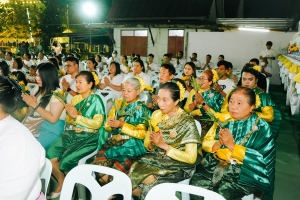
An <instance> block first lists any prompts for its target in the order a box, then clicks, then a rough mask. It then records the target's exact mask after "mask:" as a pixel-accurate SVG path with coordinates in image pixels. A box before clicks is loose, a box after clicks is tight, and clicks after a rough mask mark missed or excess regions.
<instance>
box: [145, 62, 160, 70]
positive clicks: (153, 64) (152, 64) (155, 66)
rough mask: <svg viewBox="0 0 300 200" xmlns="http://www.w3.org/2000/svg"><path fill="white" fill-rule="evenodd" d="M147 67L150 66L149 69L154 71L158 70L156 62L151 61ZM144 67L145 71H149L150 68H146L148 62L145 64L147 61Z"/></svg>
mask: <svg viewBox="0 0 300 200" xmlns="http://www.w3.org/2000/svg"><path fill="white" fill-rule="evenodd" d="M149 67H150V70H151V71H155V72H158V71H159V67H158V64H155V63H151V64H149ZM145 69H146V70H147V71H150V70H148V64H147V63H145Z"/></svg>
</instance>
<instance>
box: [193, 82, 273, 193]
mask: <svg viewBox="0 0 300 200" xmlns="http://www.w3.org/2000/svg"><path fill="white" fill-rule="evenodd" d="M255 102H256V95H255V92H254V91H253V90H252V89H250V88H244V87H242V88H236V89H234V90H233V91H232V92H231V93H230V95H229V97H228V109H229V113H222V114H215V116H216V118H218V119H219V121H216V122H215V123H214V124H213V126H212V127H211V129H210V130H209V131H208V133H207V134H206V136H205V137H204V140H203V143H202V148H203V150H204V151H206V152H207V155H206V156H205V157H204V159H203V162H202V164H201V166H200V167H199V168H197V171H196V173H195V174H194V176H193V177H192V179H191V182H190V184H191V185H195V186H199V187H202V188H206V189H210V190H214V191H215V192H217V193H219V194H221V195H222V196H223V197H224V198H226V199H241V198H243V197H244V196H245V195H249V194H253V193H254V192H256V191H260V192H261V193H262V194H263V196H262V199H273V190H274V178H275V144H274V137H273V136H272V133H271V130H270V126H269V124H268V123H267V122H266V121H265V120H264V119H262V118H260V117H259V116H258V115H257V114H256V113H254V112H253V110H254V109H255ZM221 122H222V123H221ZM192 199H199V197H197V196H192Z"/></svg>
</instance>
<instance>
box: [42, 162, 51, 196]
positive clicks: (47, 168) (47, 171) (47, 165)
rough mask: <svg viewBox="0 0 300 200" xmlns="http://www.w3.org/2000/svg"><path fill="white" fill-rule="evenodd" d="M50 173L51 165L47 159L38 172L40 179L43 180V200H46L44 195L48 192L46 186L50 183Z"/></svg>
mask: <svg viewBox="0 0 300 200" xmlns="http://www.w3.org/2000/svg"><path fill="white" fill-rule="evenodd" d="M51 172H52V163H51V161H50V160H49V159H48V158H46V159H45V164H44V166H43V168H42V170H41V171H40V179H41V180H42V179H44V180H45V182H44V184H43V187H42V188H44V190H42V192H43V193H44V194H45V199H46V194H47V190H48V185H49V182H50V177H51Z"/></svg>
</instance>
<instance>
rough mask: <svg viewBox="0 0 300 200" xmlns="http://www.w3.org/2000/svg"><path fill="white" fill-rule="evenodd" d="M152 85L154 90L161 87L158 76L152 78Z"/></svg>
mask: <svg viewBox="0 0 300 200" xmlns="http://www.w3.org/2000/svg"><path fill="white" fill-rule="evenodd" d="M150 83H151V87H152V88H156V87H158V86H159V78H158V76H157V75H154V76H151V80H150Z"/></svg>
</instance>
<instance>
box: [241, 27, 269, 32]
mask: <svg viewBox="0 0 300 200" xmlns="http://www.w3.org/2000/svg"><path fill="white" fill-rule="evenodd" d="M238 29H239V30H240V31H255V32H270V30H268V29H258V28H238Z"/></svg>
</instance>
